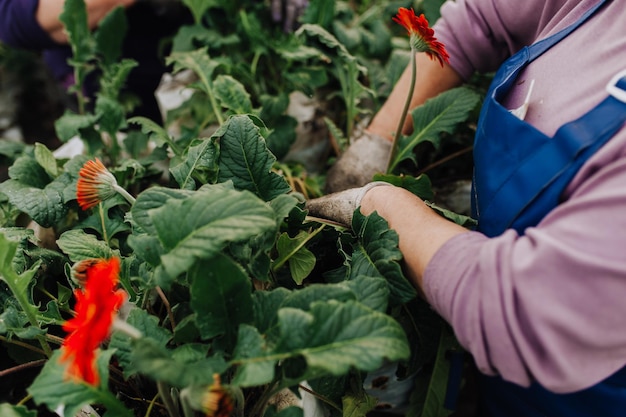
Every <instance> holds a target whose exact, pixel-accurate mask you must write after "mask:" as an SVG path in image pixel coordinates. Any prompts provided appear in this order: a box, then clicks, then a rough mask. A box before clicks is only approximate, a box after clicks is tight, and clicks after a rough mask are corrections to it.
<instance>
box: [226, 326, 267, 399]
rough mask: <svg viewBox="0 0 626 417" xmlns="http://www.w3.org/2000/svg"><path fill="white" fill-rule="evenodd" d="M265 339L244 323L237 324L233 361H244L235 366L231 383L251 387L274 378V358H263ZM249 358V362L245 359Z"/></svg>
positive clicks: (265, 352)
mask: <svg viewBox="0 0 626 417" xmlns="http://www.w3.org/2000/svg"><path fill="white" fill-rule="evenodd" d="M267 350H268V348H267V346H266V344H265V340H264V338H263V336H262V335H261V334H259V332H258V330H257V329H256V328H255V327H253V326H249V325H246V324H242V325H241V326H239V335H238V338H237V346H236V347H235V350H234V351H233V362H234V363H239V362H242V361H243V362H244V364H243V365H241V366H239V367H238V368H237V371H236V373H235V376H234V378H233V381H232V384H233V385H237V386H240V387H253V386H259V385H263V384H268V383H270V382H271V381H272V379H273V378H274V367H275V366H276V360H275V359H271V358H268V359H265V360H264V359H263V357H264V356H266V355H267ZM248 359H253V360H250V361H249V362H248V361H247V360H248Z"/></svg>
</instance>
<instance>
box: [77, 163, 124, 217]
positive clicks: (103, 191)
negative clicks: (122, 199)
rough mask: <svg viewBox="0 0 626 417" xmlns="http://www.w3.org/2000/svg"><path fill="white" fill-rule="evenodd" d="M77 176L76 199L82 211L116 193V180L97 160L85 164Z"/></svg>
mask: <svg viewBox="0 0 626 417" xmlns="http://www.w3.org/2000/svg"><path fill="white" fill-rule="evenodd" d="M78 176H79V178H78V182H77V184H76V198H77V199H78V205H79V206H80V208H82V209H83V210H89V209H90V208H92V207H95V206H97V205H98V204H99V203H100V202H101V201H104V200H106V199H108V198H111V197H113V195H114V194H115V193H116V192H117V190H116V187H118V185H117V180H116V179H115V177H114V176H113V174H111V172H109V170H107V169H106V167H105V166H104V164H103V163H102V162H101V161H100V160H99V159H98V158H96V159H95V160H89V161H87V162H85V165H83V167H82V168H81V169H80V171H79V172H78Z"/></svg>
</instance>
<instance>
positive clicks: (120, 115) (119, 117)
mask: <svg viewBox="0 0 626 417" xmlns="http://www.w3.org/2000/svg"><path fill="white" fill-rule="evenodd" d="M95 112H96V114H97V115H98V117H99V121H100V129H102V130H103V131H105V132H107V133H108V134H109V135H110V136H111V137H114V138H115V137H117V132H118V131H119V130H120V129H121V128H122V127H125V125H126V118H125V116H126V114H125V111H124V108H123V107H122V105H121V104H120V103H119V102H117V101H116V100H113V99H111V98H108V97H106V96H103V95H98V98H97V99H96V110H95Z"/></svg>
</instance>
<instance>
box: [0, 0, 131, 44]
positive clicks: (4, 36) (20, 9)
mask: <svg viewBox="0 0 626 417" xmlns="http://www.w3.org/2000/svg"><path fill="white" fill-rule="evenodd" d="M135 1H136V0H87V1H86V3H85V4H86V7H87V15H88V22H89V27H90V28H92V29H93V28H95V27H96V26H97V25H98V22H100V20H101V19H102V18H103V17H104V16H105V15H106V14H107V13H109V12H110V11H111V10H113V9H114V8H115V7H117V6H124V7H128V6H130V5H131V4H133V3H135ZM64 3H65V1H64V0H41V1H39V0H0V41H2V42H5V43H6V44H7V45H10V46H13V47H17V48H24V49H30V50H42V49H46V48H52V47H55V46H57V45H59V44H65V43H67V35H66V34H65V31H64V28H63V24H62V23H61V21H60V20H59V16H60V15H61V13H62V12H63V6H64Z"/></svg>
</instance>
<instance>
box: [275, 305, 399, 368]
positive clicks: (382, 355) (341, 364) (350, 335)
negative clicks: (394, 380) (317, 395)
mask: <svg viewBox="0 0 626 417" xmlns="http://www.w3.org/2000/svg"><path fill="white" fill-rule="evenodd" d="M278 320H279V327H280V332H281V340H280V342H279V347H278V348H277V350H278V351H279V352H281V353H289V355H290V356H292V357H295V356H297V355H301V356H303V357H304V358H305V359H306V362H307V364H308V366H309V367H310V368H313V369H316V370H322V371H324V372H327V373H329V374H331V375H335V376H340V375H343V374H345V373H347V372H348V371H349V370H350V369H351V368H356V369H359V370H362V371H373V370H374V369H377V368H378V367H380V366H381V365H382V363H383V361H384V360H385V359H388V360H392V361H394V360H401V359H406V358H407V357H408V356H409V353H410V351H409V346H408V343H407V339H406V335H405V333H404V330H403V329H402V327H401V326H400V325H399V324H398V322H396V321H395V320H394V319H393V318H391V317H390V316H387V315H385V314H383V313H380V312H377V311H374V310H371V309H369V308H367V307H365V306H364V305H362V304H360V303H359V302H357V301H348V302H345V303H341V302H338V301H334V300H330V301H319V302H315V303H313V304H312V306H311V310H309V311H308V312H305V311H302V310H299V309H294V308H282V309H280V310H279V312H278Z"/></svg>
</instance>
